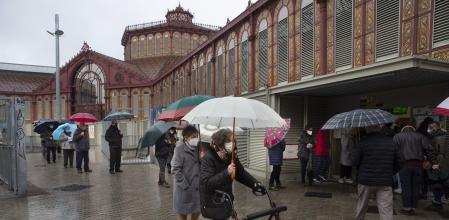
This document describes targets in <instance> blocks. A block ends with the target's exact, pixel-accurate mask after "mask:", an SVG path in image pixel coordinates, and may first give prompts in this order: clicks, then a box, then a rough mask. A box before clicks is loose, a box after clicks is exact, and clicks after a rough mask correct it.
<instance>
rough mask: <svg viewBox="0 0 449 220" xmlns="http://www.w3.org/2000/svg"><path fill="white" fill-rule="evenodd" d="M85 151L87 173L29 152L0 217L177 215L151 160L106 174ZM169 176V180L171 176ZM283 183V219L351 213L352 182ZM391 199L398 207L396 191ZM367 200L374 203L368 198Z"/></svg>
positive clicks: (245, 201) (242, 206) (244, 210)
mask: <svg viewBox="0 0 449 220" xmlns="http://www.w3.org/2000/svg"><path fill="white" fill-rule="evenodd" d="M90 153H91V155H90V156H91V168H92V169H93V173H90V174H87V173H83V174H78V173H77V172H76V169H74V168H73V169H70V168H68V169H64V168H63V166H62V158H61V157H59V158H58V161H57V164H50V165H49V164H47V163H46V161H45V160H43V158H42V155H41V154H37V153H35V154H29V155H28V181H29V194H28V196H26V197H22V198H8V197H6V196H5V195H4V191H0V195H1V197H0V198H1V199H0V219H164V220H169V219H176V215H175V213H174V212H173V211H172V189H171V188H170V189H165V188H160V187H158V185H157V175H158V168H157V166H156V165H125V166H123V170H124V171H125V172H124V173H121V174H114V175H111V174H109V172H108V161H106V160H105V158H104V156H103V154H102V153H101V152H99V150H98V148H95V150H92V149H91V151H90ZM258 179H261V178H258ZM168 180H169V182H170V185H171V181H172V178H171V177H170V178H169V179H168ZM262 182H264V181H262ZM73 184H76V185H73ZM285 185H286V186H287V189H285V190H282V191H277V192H273V193H272V195H273V197H274V199H275V201H277V202H279V204H281V205H286V206H288V211H287V212H284V213H283V215H282V217H283V219H352V217H353V214H354V209H355V205H356V199H355V194H354V190H355V188H354V187H352V186H348V185H344V186H343V185H338V184H333V183H328V184H326V185H322V186H313V187H303V186H302V185H300V184H298V183H297V182H295V181H290V182H288V181H287V182H285ZM308 191H313V192H330V193H332V198H316V197H304V193H305V192H308ZM235 195H236V202H235V205H236V207H237V212H238V213H239V215H240V216H243V215H245V214H248V213H251V212H254V211H257V210H260V209H264V208H268V199H267V197H255V196H254V195H253V194H252V193H251V191H250V190H248V189H247V188H245V187H242V185H240V184H236V187H235ZM395 201H396V202H395V211H396V213H397V210H398V208H399V204H398V202H399V201H400V199H399V197H398V196H396V200H395ZM429 205H430V203H429V202H421V203H420V206H421V207H420V209H419V210H418V214H417V216H414V217H407V216H403V215H401V214H400V213H397V215H395V219H410V220H412V219H443V218H442V217H441V215H440V214H437V213H435V212H433V211H425V210H428V208H427V207H428V206H429ZM370 206H375V204H374V203H373V202H371V203H370ZM446 209H449V207H446ZM443 214H445V213H443ZM366 219H378V215H377V214H368V215H367V218H366Z"/></svg>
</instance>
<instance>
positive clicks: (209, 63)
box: [206, 54, 212, 95]
mask: <svg viewBox="0 0 449 220" xmlns="http://www.w3.org/2000/svg"><path fill="white" fill-rule="evenodd" d="M206 88H207V92H206V95H212V54H209V55H208V56H207V85H206Z"/></svg>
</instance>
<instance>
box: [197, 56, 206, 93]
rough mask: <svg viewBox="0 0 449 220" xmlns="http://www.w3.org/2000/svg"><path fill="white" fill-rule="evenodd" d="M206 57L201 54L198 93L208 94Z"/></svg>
mask: <svg viewBox="0 0 449 220" xmlns="http://www.w3.org/2000/svg"><path fill="white" fill-rule="evenodd" d="M204 66H205V65H204V59H203V56H201V59H200V64H199V70H200V72H199V74H198V88H199V89H198V94H206V86H205V85H206V82H205V79H206V73H205V71H204V69H205V67H204Z"/></svg>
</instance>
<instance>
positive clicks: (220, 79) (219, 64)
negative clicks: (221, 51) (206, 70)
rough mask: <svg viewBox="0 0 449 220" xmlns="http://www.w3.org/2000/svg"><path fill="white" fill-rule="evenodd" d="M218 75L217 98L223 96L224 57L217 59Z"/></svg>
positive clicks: (216, 81)
mask: <svg viewBox="0 0 449 220" xmlns="http://www.w3.org/2000/svg"><path fill="white" fill-rule="evenodd" d="M216 72H217V75H216V77H215V96H217V97H220V96H222V95H223V94H222V93H221V92H222V90H223V86H222V85H223V55H220V56H218V57H217V71H216Z"/></svg>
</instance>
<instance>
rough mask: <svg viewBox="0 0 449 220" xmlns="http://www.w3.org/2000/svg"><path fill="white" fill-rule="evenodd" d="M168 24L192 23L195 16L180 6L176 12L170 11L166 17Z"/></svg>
mask: <svg viewBox="0 0 449 220" xmlns="http://www.w3.org/2000/svg"><path fill="white" fill-rule="evenodd" d="M165 18H166V19H167V22H168V23H172V22H181V23H192V19H193V14H192V13H190V11H189V10H184V8H183V7H181V4H179V5H178V7H176V8H175V9H174V10H169V11H168V12H167V14H166V15H165Z"/></svg>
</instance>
